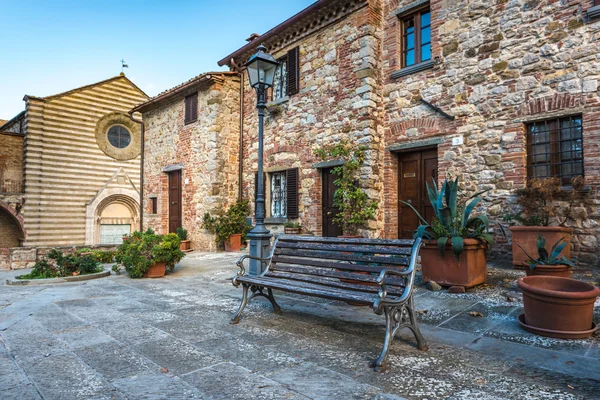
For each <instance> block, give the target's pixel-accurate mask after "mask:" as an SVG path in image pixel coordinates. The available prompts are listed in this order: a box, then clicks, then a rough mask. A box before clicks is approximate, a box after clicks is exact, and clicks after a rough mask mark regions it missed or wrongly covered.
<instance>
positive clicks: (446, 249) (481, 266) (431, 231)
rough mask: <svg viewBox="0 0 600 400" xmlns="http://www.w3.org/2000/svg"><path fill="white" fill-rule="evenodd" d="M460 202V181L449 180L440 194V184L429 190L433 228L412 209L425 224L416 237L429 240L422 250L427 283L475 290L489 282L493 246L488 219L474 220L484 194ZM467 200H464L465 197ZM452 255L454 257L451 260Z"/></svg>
mask: <svg viewBox="0 0 600 400" xmlns="http://www.w3.org/2000/svg"><path fill="white" fill-rule="evenodd" d="M485 192H486V191H483V192H479V193H476V194H475V195H473V196H471V197H468V198H464V200H460V199H459V186H458V178H456V180H454V181H452V180H447V179H446V180H445V181H444V183H443V184H442V188H441V190H440V191H439V192H438V188H437V184H436V182H435V181H433V184H432V185H431V186H429V184H428V183H427V193H428V195H429V201H430V203H431V206H432V207H433V210H434V212H435V217H434V218H433V221H432V222H431V224H429V223H428V222H427V221H426V220H425V219H424V218H423V217H422V216H421V215H420V214H419V212H418V211H417V210H416V209H415V208H414V207H413V206H412V205H411V204H409V203H406V202H402V203H404V204H406V205H408V206H409V207H410V208H411V209H412V210H413V211H414V212H415V213H416V214H417V216H418V217H419V219H420V220H421V222H422V225H420V226H419V227H418V229H417V231H416V232H415V237H421V238H423V239H424V240H425V247H423V248H422V249H421V271H422V275H423V281H424V282H429V281H434V282H436V283H438V284H440V285H442V286H463V287H466V288H468V287H471V286H475V285H478V284H480V283H484V282H485V278H486V272H487V268H486V267H487V262H486V251H487V250H488V248H489V247H490V246H491V245H492V244H493V239H492V235H490V234H489V233H488V229H489V224H488V218H487V216H486V215H478V216H476V217H471V213H472V212H473V209H474V208H475V206H476V205H477V204H478V203H479V202H480V201H481V198H480V197H477V196H479V195H481V194H482V193H485ZM463 197H464V196H463ZM448 253H453V256H449V255H448Z"/></svg>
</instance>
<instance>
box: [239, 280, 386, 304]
mask: <svg viewBox="0 0 600 400" xmlns="http://www.w3.org/2000/svg"><path fill="white" fill-rule="evenodd" d="M238 282H241V283H248V284H250V285H257V286H262V287H266V288H271V289H278V290H283V291H285V292H291V293H298V294H304V295H307V296H313V297H321V298H324V299H331V300H341V301H353V302H357V303H362V304H364V305H372V304H373V301H374V300H375V298H376V297H377V296H376V295H373V294H371V293H364V292H356V291H349V290H340V289H335V288H331V287H327V286H323V285H316V284H311V283H307V282H298V281H291V280H287V279H272V278H263V277H250V276H247V275H245V276H240V277H238Z"/></svg>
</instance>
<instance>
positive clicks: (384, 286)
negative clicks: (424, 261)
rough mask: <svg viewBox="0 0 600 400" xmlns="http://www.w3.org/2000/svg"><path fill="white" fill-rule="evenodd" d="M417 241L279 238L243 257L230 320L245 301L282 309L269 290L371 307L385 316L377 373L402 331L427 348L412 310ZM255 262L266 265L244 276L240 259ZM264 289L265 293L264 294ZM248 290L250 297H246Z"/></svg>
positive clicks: (417, 250)
mask: <svg viewBox="0 0 600 400" xmlns="http://www.w3.org/2000/svg"><path fill="white" fill-rule="evenodd" d="M420 248H421V239H416V240H385V239H346V238H325V237H315V236H288V235H280V236H278V237H277V238H276V239H275V242H274V244H273V248H272V250H271V254H270V255H269V257H268V258H266V259H262V258H256V257H252V256H250V255H244V256H242V257H241V258H240V259H239V261H238V262H237V266H238V267H239V268H240V271H239V272H238V274H237V275H236V276H235V277H234V278H233V285H234V286H236V287H238V286H239V285H240V284H241V285H242V287H243V295H242V302H241V304H240V307H239V309H238V311H237V312H236V313H235V315H234V316H233V317H232V319H231V323H232V324H236V323H238V322H239V320H240V315H241V313H242V311H243V310H244V307H245V306H246V304H247V303H248V301H249V300H251V299H253V298H255V297H257V296H263V297H266V298H267V299H268V300H269V301H270V302H271V304H272V305H273V308H274V310H275V312H276V313H280V307H279V305H278V304H277V302H276V301H275V297H274V296H273V290H281V291H285V292H291V293H298V294H302V295H307V296H314V297H322V298H326V299H332V300H341V301H345V302H349V303H351V304H353V305H365V306H371V307H373V311H374V312H375V314H378V315H381V314H385V319H386V332H385V340H384V343H383V349H382V350H381V354H380V355H379V358H377V360H376V361H375V362H374V363H373V364H372V366H373V367H375V370H376V371H381V370H383V369H384V368H385V366H386V359H387V353H388V350H389V347H390V345H391V343H392V340H393V338H394V336H395V335H396V333H397V332H398V331H399V330H400V329H401V328H404V327H406V328H409V329H410V330H411V331H412V332H413V334H414V335H415V338H416V339H417V347H418V348H419V349H420V350H426V349H427V344H426V342H425V339H424V338H423V336H422V335H421V332H420V331H419V326H418V325H417V319H416V316H415V310H414V300H413V281H414V277H415V264H416V260H417V256H418V254H419V250H420ZM246 259H256V260H259V261H262V262H263V263H264V264H265V265H266V269H265V271H264V272H262V273H261V274H260V275H258V276H249V275H247V274H246V268H245V267H244V260H246ZM265 289H266V292H265ZM249 291H251V292H252V295H251V296H250V297H248V296H249Z"/></svg>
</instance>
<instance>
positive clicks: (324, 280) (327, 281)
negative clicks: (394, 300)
mask: <svg viewBox="0 0 600 400" xmlns="http://www.w3.org/2000/svg"><path fill="white" fill-rule="evenodd" d="M353 275H354V276H352V278H351V279H354V277H356V276H357V275H356V274H353ZM266 276H268V277H270V278H283V279H289V280H293V281H301V282H308V283H315V284H317V285H324V286H331V287H334V288H340V289H347V290H352V291H359V292H367V293H372V294H377V293H378V292H379V285H375V286H368V285H361V284H359V283H351V282H340V281H339V280H335V279H332V278H329V277H319V276H315V275H304V274H294V273H287V272H280V271H273V272H269V273H268V274H267V275H266ZM403 292H404V289H398V288H397V287H393V286H388V287H387V293H388V295H389V294H391V295H397V296H400V295H402V293H403Z"/></svg>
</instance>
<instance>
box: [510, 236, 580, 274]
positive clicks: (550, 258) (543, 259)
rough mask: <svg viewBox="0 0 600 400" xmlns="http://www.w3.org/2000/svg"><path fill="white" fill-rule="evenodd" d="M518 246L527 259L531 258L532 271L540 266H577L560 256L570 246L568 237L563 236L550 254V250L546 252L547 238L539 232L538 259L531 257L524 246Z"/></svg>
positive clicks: (537, 243)
mask: <svg viewBox="0 0 600 400" xmlns="http://www.w3.org/2000/svg"><path fill="white" fill-rule="evenodd" d="M515 243H516V242H515ZM516 244H517V246H519V247H520V248H521V250H523V253H525V255H526V256H527V258H529V260H527V262H528V263H529V268H531V269H534V268H535V267H536V266H538V265H568V266H570V267H574V266H575V264H573V262H572V261H571V260H569V259H568V258H567V257H566V256H565V255H562V256H561V254H560V253H562V251H563V249H564V248H565V247H566V246H567V245H568V244H569V242H568V241H567V237H566V236H563V237H562V238H560V239H559V240H557V241H556V243H554V244H553V245H552V248H551V249H550V253H548V250H546V237H545V236H544V235H542V234H541V233H539V232H538V234H537V240H536V246H537V251H538V258H537V259H536V258H533V257H532V256H530V255H529V253H527V251H525V249H524V248H523V246H521V245H520V244H519V243H516Z"/></svg>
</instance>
